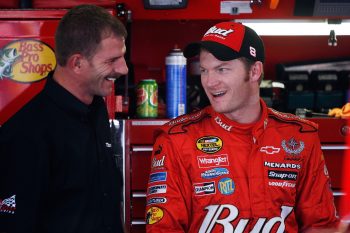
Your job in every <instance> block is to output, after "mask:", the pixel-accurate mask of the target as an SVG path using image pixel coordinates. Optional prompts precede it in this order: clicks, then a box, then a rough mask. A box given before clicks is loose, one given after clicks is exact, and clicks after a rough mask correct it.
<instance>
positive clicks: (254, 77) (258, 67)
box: [249, 61, 264, 82]
mask: <svg viewBox="0 0 350 233" xmlns="http://www.w3.org/2000/svg"><path fill="white" fill-rule="evenodd" d="M263 66H264V65H263V63H262V62H261V61H257V62H255V63H254V64H253V65H252V66H251V67H250V72H249V74H250V80H251V81H252V82H258V81H259V79H260V77H261V75H262V73H263V69H264V67H263Z"/></svg>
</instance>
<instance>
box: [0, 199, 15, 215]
mask: <svg viewBox="0 0 350 233" xmlns="http://www.w3.org/2000/svg"><path fill="white" fill-rule="evenodd" d="M15 211H16V195H12V196H11V197H9V198H5V199H4V200H1V199H0V213H7V214H14V213H15Z"/></svg>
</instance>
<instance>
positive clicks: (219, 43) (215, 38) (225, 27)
mask: <svg viewBox="0 0 350 233" xmlns="http://www.w3.org/2000/svg"><path fill="white" fill-rule="evenodd" d="M201 48H204V49H206V50H208V51H209V52H210V53H212V54H213V55H214V56H215V57H216V58H217V59H218V60H221V61H229V60H233V59H236V58H239V57H246V58H248V59H251V60H253V61H261V62H264V61H265V51H264V43H263V41H262V39H261V38H260V36H259V35H258V34H256V32H255V31H254V30H253V29H251V28H249V27H247V26H245V25H243V24H241V23H235V22H222V23H218V24H216V25H214V26H213V27H211V28H210V29H209V30H208V31H207V32H206V33H205V34H204V36H203V37H202V40H201V41H199V42H194V43H190V44H188V45H187V46H186V47H185V49H184V56H185V57H186V58H191V57H194V56H196V55H198V54H199V52H200V49H201Z"/></svg>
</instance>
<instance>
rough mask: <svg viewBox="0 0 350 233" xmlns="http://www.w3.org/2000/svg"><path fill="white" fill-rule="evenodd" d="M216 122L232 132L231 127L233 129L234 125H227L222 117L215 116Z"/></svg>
mask: <svg viewBox="0 0 350 233" xmlns="http://www.w3.org/2000/svg"><path fill="white" fill-rule="evenodd" d="M215 123H216V124H218V125H220V127H221V128H223V129H224V130H226V131H229V132H231V129H232V125H227V124H225V123H224V122H223V121H222V120H221V118H220V117H218V116H217V117H215Z"/></svg>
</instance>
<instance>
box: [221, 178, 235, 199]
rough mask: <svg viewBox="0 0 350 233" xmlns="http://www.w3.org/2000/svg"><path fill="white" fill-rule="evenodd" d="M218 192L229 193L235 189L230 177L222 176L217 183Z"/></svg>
mask: <svg viewBox="0 0 350 233" xmlns="http://www.w3.org/2000/svg"><path fill="white" fill-rule="evenodd" d="M218 189H219V191H220V193H222V194H224V195H230V194H232V193H233V192H234V191H235V184H234V182H233V180H232V179H231V178H228V177H225V178H222V179H221V180H220V181H219V183H218Z"/></svg>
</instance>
